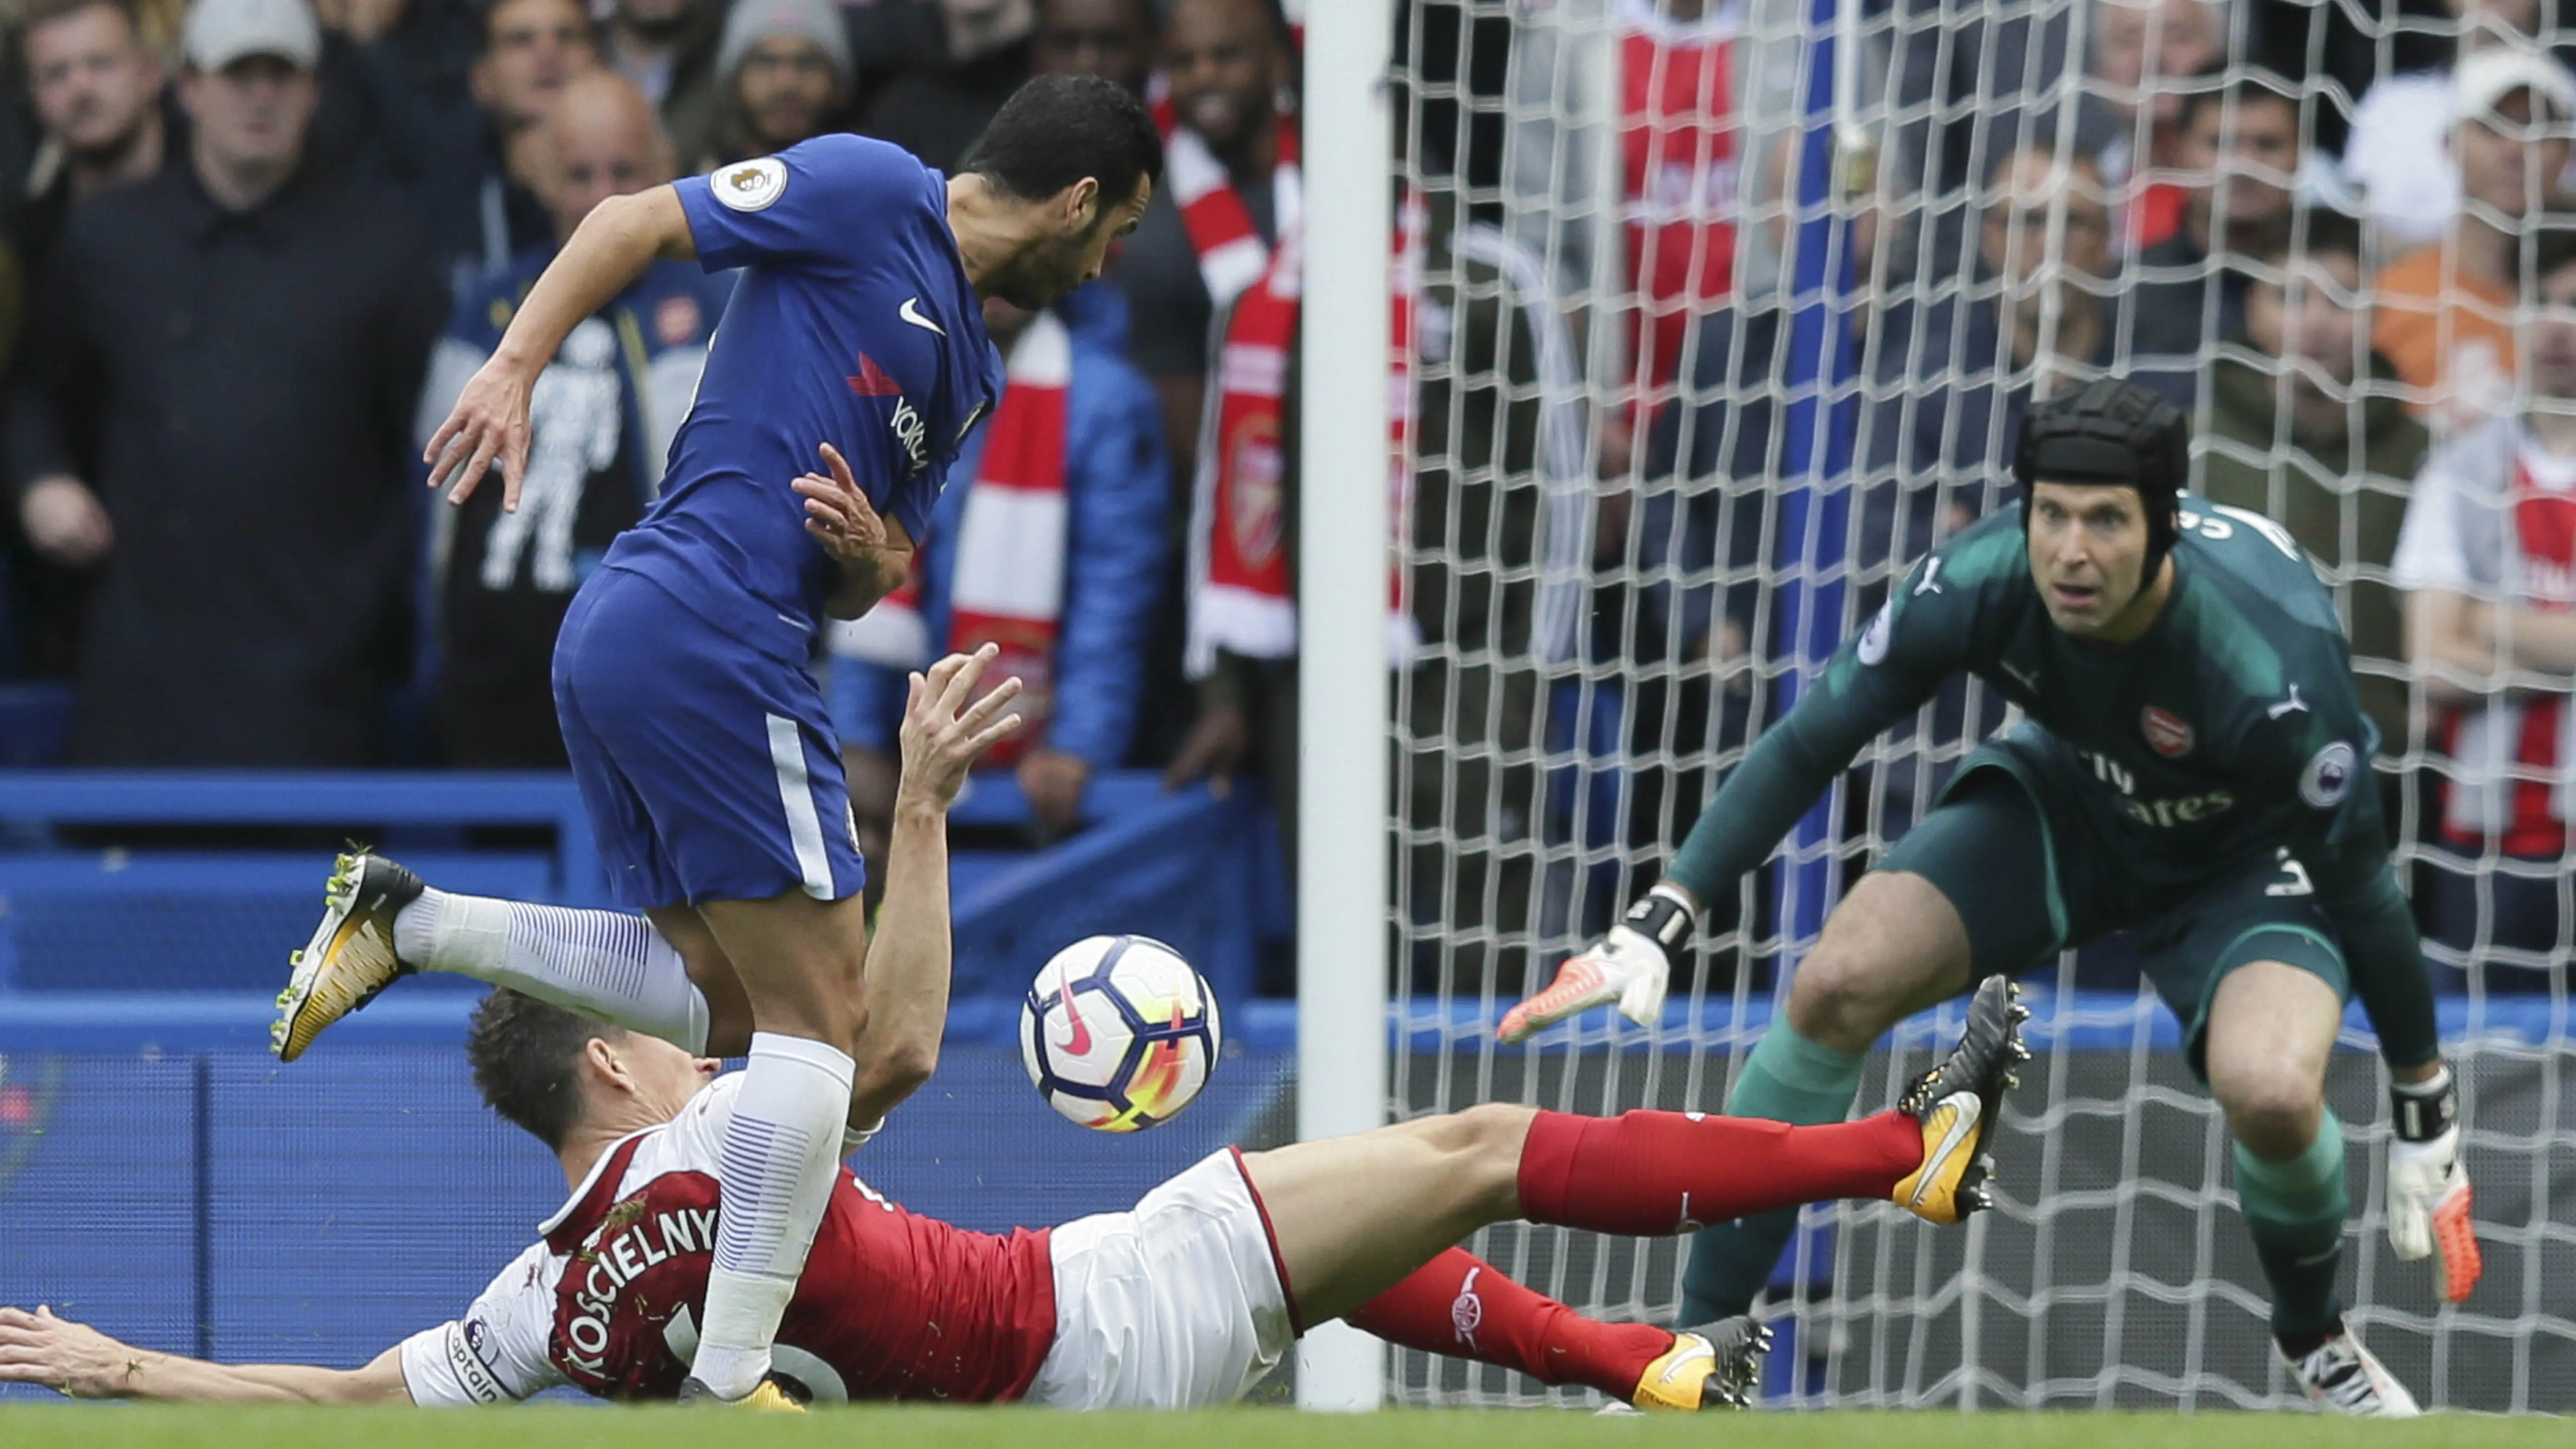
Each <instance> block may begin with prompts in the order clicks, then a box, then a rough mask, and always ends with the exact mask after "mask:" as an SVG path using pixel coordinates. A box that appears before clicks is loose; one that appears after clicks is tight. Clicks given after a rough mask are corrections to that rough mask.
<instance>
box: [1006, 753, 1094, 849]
mask: <svg viewBox="0 0 2576 1449" xmlns="http://www.w3.org/2000/svg"><path fill="white" fill-rule="evenodd" d="M1019 773H1020V793H1021V794H1023V795H1026V796H1028V797H1029V813H1031V814H1033V815H1035V816H1037V818H1038V824H1039V825H1041V826H1043V827H1045V829H1046V831H1047V833H1049V834H1050V835H1062V834H1064V833H1065V832H1066V831H1068V830H1071V829H1072V828H1073V827H1074V826H1076V825H1078V824H1080V823H1081V822H1082V791H1083V787H1084V786H1086V785H1088V784H1089V783H1091V765H1090V764H1089V762H1087V761H1085V760H1084V759H1083V758H1082V757H1081V756H1079V755H1068V754H1066V753H1065V752H1064V751H1062V750H1031V751H1029V752H1028V754H1027V755H1025V756H1023V757H1022V758H1021V760H1020V772H1019Z"/></svg>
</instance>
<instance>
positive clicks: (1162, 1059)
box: [1020, 936, 1224, 1132]
mask: <svg viewBox="0 0 2576 1449" xmlns="http://www.w3.org/2000/svg"><path fill="white" fill-rule="evenodd" d="M1223 1041H1224V1032H1223V1028H1222V1027H1221V1026H1220V1025H1219V1023H1218V1019H1217V1009H1216V995H1215V993H1213V992H1211V991H1209V990H1208V984H1207V981H1206V979H1205V978H1204V977H1202V976H1200V975H1199V973H1198V972H1197V971H1196V970H1195V969H1194V968H1192V967H1191V965H1190V963H1189V962H1187V961H1184V960H1182V959H1181V953H1179V952H1178V951H1175V950H1173V949H1172V948H1171V947H1169V946H1166V945H1164V944H1163V943H1162V942H1160V941H1157V940H1154V939H1152V938H1151V937H1147V936H1092V937H1088V938H1086V939H1084V940H1080V941H1076V942H1074V943H1073V944H1072V945H1070V946H1067V947H1065V948H1064V949H1063V950H1061V951H1058V952H1057V953H1056V954H1055V959H1054V960H1052V961H1049V962H1047V963H1046V966H1045V967H1044V968H1043V969H1041V970H1040V971H1039V972H1038V979H1037V980H1036V982H1034V983H1033V984H1031V985H1030V987H1029V994H1028V997H1027V999H1026V1000H1024V1001H1023V1002H1022V1003H1021V1004H1020V1058H1021V1060H1022V1061H1024V1062H1025V1063H1027V1065H1028V1069H1029V1080H1030V1081H1031V1082H1032V1083H1035V1084H1036V1086H1037V1089H1038V1091H1039V1093H1040V1094H1041V1095H1043V1096H1044V1097H1045V1098H1046V1099H1047V1104H1048V1105H1049V1106H1052V1107H1054V1108H1055V1109H1056V1110H1057V1111H1058V1112H1061V1113H1063V1114H1064V1115H1065V1116H1066V1117H1068V1118H1070V1119H1071V1120H1073V1121H1075V1122H1079V1123H1081V1124H1082V1125H1083V1126H1085V1127H1090V1128H1093V1129H1095V1130H1097V1131H1101V1132H1134V1131H1137V1130H1139V1129H1140V1128H1145V1127H1151V1126H1153V1125H1154V1124H1155V1123H1157V1122H1161V1121H1164V1120H1166V1119H1168V1118H1169V1117H1170V1116H1171V1115H1172V1114H1173V1113H1175V1112H1178V1111H1180V1110H1181V1109H1182V1108H1183V1107H1186V1106H1188V1105H1189V1104H1190V1100H1191V1099H1192V1098H1194V1097H1196V1096H1197V1095H1198V1094H1199V1089H1200V1088H1202V1087H1204V1086H1206V1085H1207V1079H1208V1073H1210V1072H1212V1071H1214V1070H1215V1069H1216V1054H1217V1048H1218V1047H1219V1046H1220V1045H1222V1044H1223Z"/></svg>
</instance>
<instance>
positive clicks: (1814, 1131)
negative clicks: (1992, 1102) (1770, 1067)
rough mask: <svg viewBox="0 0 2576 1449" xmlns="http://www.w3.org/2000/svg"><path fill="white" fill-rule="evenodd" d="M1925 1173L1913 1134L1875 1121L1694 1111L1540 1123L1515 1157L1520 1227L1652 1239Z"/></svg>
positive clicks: (1884, 1118) (1891, 1119)
mask: <svg viewBox="0 0 2576 1449" xmlns="http://www.w3.org/2000/svg"><path fill="white" fill-rule="evenodd" d="M1922 1165H1923V1129H1922V1128H1921V1126H1919V1125H1918V1124H1917V1123H1916V1122H1915V1121H1914V1119H1913V1118H1911V1117H1907V1116H1904V1115H1901V1114H1899V1113H1895V1112H1882V1113H1880V1114H1878V1115H1877V1116H1875V1117H1864V1118H1862V1119H1861V1120H1859V1121H1857V1122H1837V1123H1834V1124H1833V1125H1831V1126H1823V1127H1793V1126H1791V1125H1789V1124H1788V1123H1786V1122H1765V1121H1760V1120H1757V1119H1754V1118H1749V1117H1704V1116H1701V1115H1699V1114H1698V1113H1695V1112H1629V1113H1626V1114H1624V1115H1621V1116H1617V1117H1576V1116H1571V1115H1568V1114H1567V1113H1563V1112H1541V1113H1539V1114H1538V1120H1537V1121H1535V1122H1532V1123H1531V1124H1530V1133H1529V1141H1528V1142H1527V1143H1526V1144H1524V1145H1523V1146H1522V1148H1521V1216H1522V1217H1525V1218H1527V1219H1529V1220H1530V1221H1531V1222H1534V1223H1559V1224H1562V1225H1564V1226H1566V1227H1569V1228H1587V1229H1590V1230H1591V1231H1593V1232H1596V1233H1623V1234H1627V1235H1629V1236H1632V1237H1660V1236H1665V1235H1669V1234H1673V1233H1683V1232H1689V1231H1691V1230H1693V1229H1695V1228H1698V1227H1700V1226H1702V1225H1704V1224H1707V1223H1722V1222H1725V1221H1727V1220H1728V1219H1730V1218H1740V1217H1743V1216H1746V1215H1747V1214H1750V1213H1758V1212H1762V1211H1765V1210H1767V1209H1770V1208H1777V1207H1791V1206H1795V1205H1796V1204H1799V1203H1809V1202H1824V1201H1827V1200H1829V1199H1833V1198H1842V1197H1886V1196H1887V1195H1888V1194H1889V1193H1891V1192H1893V1191H1895V1189H1896V1184H1897V1182H1898V1181H1899V1180H1901V1179H1902V1178H1904V1176H1905V1175H1906V1174H1907V1173H1910V1172H1912V1171H1914V1170H1915V1169H1916V1168H1918V1167H1921V1166H1922Z"/></svg>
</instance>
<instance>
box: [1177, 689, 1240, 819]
mask: <svg viewBox="0 0 2576 1449" xmlns="http://www.w3.org/2000/svg"><path fill="white" fill-rule="evenodd" d="M1251 752H1252V722H1251V721H1250V720H1248V719H1246V718H1244V714H1243V710H1242V708H1241V707H1240V706H1238V705H1231V704H1220V705H1215V706H1212V707H1210V708H1208V709H1205V710H1202V711H1200V713H1199V722H1198V723H1197V724H1194V725H1192V726H1190V733H1189V738H1187V739H1185V740H1183V741H1181V749H1180V753H1178V754H1176V755H1174V756H1173V757H1172V767H1171V768H1170V769H1168V770H1165V771H1164V772H1163V788H1165V789H1167V790H1177V789H1179V788H1181V787H1182V786H1183V785H1186V784H1188V783H1189V782H1191V781H1192V780H1195V779H1197V778H1198V777H1199V776H1201V775H1205V776H1207V782H1208V793H1209V794H1211V795H1214V796H1215V797H1216V798H1218V799H1220V800H1222V799H1224V798H1225V797H1227V796H1228V795H1231V794H1233V793H1234V776H1235V772H1236V771H1238V770H1241V769H1242V768H1243V758H1244V756H1246V755H1248V754H1250V753H1251Z"/></svg>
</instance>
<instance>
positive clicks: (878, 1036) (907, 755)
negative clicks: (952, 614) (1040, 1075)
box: [850, 644, 1020, 1127]
mask: <svg viewBox="0 0 2576 1449" xmlns="http://www.w3.org/2000/svg"><path fill="white" fill-rule="evenodd" d="M999 652H1000V651H998V650H997V649H995V648H994V647H993V646H992V645H990V644H987V645H985V646H984V647H983V648H981V649H978V650H976V651H975V652H974V653H972V654H951V655H949V656H948V657H947V658H945V659H942V660H940V661H939V662H938V663H936V664H933V665H931V666H930V668H929V669H928V670H926V671H924V672H922V673H919V674H915V675H913V676H912V677H911V681H910V685H911V693H910V694H909V695H908V696H907V698H906V701H905V704H904V711H903V731H902V736H901V738H902V748H903V777H902V780H901V782H900V783H898V784H897V785H896V786H895V800H894V833H893V835H892V837H891V839H890V840H889V842H888V844H887V846H886V891H885V908H884V910H883V911H882V912H881V913H880V914H879V916H878V918H877V934H876V939H875V940H873V941H871V942H870V943H869V944H868V962H867V994H868V1024H867V1027H866V1029H865V1030H864V1031H863V1032H862V1033H861V1034H860V1036H859V1040H858V1047H857V1050H856V1051H855V1052H853V1053H852V1056H853V1058H854V1059H855V1060H856V1061H857V1063H858V1076H857V1079H856V1081H855V1082H854V1083H853V1084H852V1087H851V1091H850V1122H851V1124H852V1125H853V1126H857V1127H867V1126H870V1125H872V1124H874V1123H877V1122H880V1121H883V1120H884V1118H885V1114H886V1113H887V1112H888V1111H890V1110H892V1109H893V1108H894V1107H895V1105H896V1104H897V1103H899V1102H901V1101H902V1100H903V1099H904V1098H906V1097H908V1096H911V1095H912V1093H913V1092H914V1091H915V1090H916V1089H918V1088H919V1087H920V1086H921V1084H922V1083H923V1082H926V1081H928V1080H929V1079H930V1073H931V1070H932V1069H933V1068H934V1067H936V1066H937V1065H938V1063H939V1039H940V1036H941V1034H942V1033H943V1032H945V1031H946V1030H947V1026H948V979H949V966H950V960H951V958H950V954H949V937H948V807H949V806H950V805H952V804H954V803H956V800H957V792H958V791H960V790H962V789H964V788H965V786H966V774H967V771H969V770H970V769H972V768H973V767H974V764H975V761H976V759H977V758H978V757H979V756H981V755H982V754H983V753H984V751H985V750H987V749H990V748H991V747H992V746H993V745H995V744H996V743H998V742H1000V741H1001V740H1002V739H1004V738H1005V737H1007V736H1008V735H1010V734H1011V733H1012V732H1013V731H1014V730H1017V729H1018V728H1019V727H1020V717H1019V716H1018V715H1016V714H1005V713H1003V711H1004V710H1006V709H1008V708H1009V707H1010V703H1011V701H1012V700H1014V699H1016V698H1018V697H1019V693H1020V681H1019V680H1018V679H1016V678H1014V679H1005V680H1003V681H1002V682H1001V683H1000V684H998V685H995V686H994V687H993V689H992V690H991V691H990V692H989V693H987V694H985V695H984V697H983V698H981V699H977V698H976V697H975V686H976V684H977V683H978V682H980V681H981V680H982V679H983V677H984V671H985V669H986V668H987V667H989V666H990V665H991V664H992V662H993V660H994V658H995V656H996V655H997V654H998V653H999Z"/></svg>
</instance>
